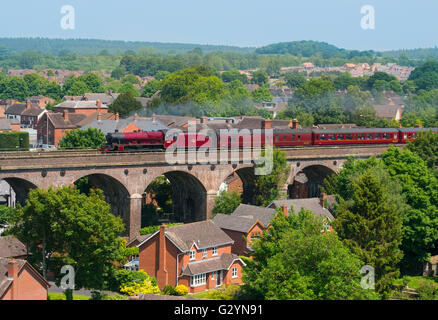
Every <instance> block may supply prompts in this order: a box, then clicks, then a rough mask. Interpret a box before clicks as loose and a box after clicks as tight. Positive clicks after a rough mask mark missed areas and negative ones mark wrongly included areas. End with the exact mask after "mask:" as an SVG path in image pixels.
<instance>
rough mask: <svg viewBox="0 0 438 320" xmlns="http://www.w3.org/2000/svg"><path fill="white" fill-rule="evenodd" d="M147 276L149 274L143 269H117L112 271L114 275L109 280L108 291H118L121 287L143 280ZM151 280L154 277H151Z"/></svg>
mask: <svg viewBox="0 0 438 320" xmlns="http://www.w3.org/2000/svg"><path fill="white" fill-rule="evenodd" d="M148 277H149V275H148V274H147V273H146V272H144V271H143V270H140V271H129V270H125V269H118V270H116V271H115V272H114V276H113V277H112V279H111V280H110V282H109V286H108V289H109V290H110V291H119V290H120V288H121V287H124V286H127V285H130V284H132V283H133V282H135V281H143V280H145V279H147V278H148ZM153 281H155V279H153ZM155 284H156V283H155Z"/></svg>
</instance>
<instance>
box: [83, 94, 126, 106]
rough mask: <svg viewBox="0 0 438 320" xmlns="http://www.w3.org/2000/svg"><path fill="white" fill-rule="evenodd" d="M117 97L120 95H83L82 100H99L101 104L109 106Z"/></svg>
mask: <svg viewBox="0 0 438 320" xmlns="http://www.w3.org/2000/svg"><path fill="white" fill-rule="evenodd" d="M119 95H120V93H86V94H84V95H83V97H82V99H84V98H85V99H87V100H88V101H96V100H100V101H102V104H108V105H109V104H111V103H113V102H114V100H116V99H117V97H118V96H119Z"/></svg>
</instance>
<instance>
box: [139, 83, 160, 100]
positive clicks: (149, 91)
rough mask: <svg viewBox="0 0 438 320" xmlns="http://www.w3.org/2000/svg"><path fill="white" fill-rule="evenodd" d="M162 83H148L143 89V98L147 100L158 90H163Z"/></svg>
mask: <svg viewBox="0 0 438 320" xmlns="http://www.w3.org/2000/svg"><path fill="white" fill-rule="evenodd" d="M161 85H162V82H161V81H159V80H151V81H148V83H146V84H145V85H144V87H143V91H142V92H141V96H142V97H145V98H150V97H152V96H153V95H154V94H155V93H156V92H157V91H158V90H160V89H161Z"/></svg>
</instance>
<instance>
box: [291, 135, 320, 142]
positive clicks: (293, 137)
mask: <svg viewBox="0 0 438 320" xmlns="http://www.w3.org/2000/svg"><path fill="white" fill-rule="evenodd" d="M317 139H318V138H317ZM292 141H295V135H294V134H293V135H292Z"/></svg>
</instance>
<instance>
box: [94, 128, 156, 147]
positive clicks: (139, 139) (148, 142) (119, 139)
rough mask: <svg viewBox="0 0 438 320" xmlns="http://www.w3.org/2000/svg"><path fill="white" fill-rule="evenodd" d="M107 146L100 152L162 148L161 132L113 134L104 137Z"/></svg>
mask: <svg viewBox="0 0 438 320" xmlns="http://www.w3.org/2000/svg"><path fill="white" fill-rule="evenodd" d="M106 141H107V144H106V145H105V146H103V147H101V148H99V150H100V151H105V152H109V151H125V150H139V149H148V148H163V147H164V132H163V131H148V132H146V131H138V132H126V133H122V132H115V133H108V134H107V135H106Z"/></svg>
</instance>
